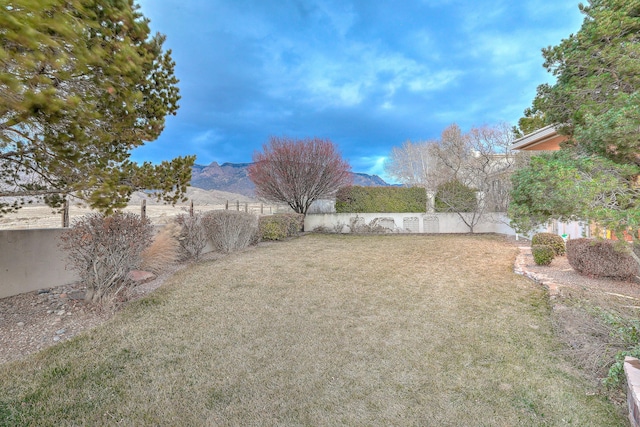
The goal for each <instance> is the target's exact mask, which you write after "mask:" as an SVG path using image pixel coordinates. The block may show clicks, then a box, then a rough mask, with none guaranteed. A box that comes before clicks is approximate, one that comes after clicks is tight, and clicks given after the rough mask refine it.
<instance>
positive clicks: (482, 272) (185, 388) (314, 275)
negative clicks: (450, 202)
mask: <svg viewBox="0 0 640 427" xmlns="http://www.w3.org/2000/svg"><path fill="white" fill-rule="evenodd" d="M516 252H517V249H516V248H514V247H512V246H510V245H508V244H506V243H505V241H504V239H503V238H502V237H499V236H484V237H480V236H451V235H441V236H416V235H413V236H407V235H404V236H399V235H396V236H338V235H308V236H305V237H303V238H299V239H295V240H290V241H287V242H282V243H274V244H270V245H264V246H261V247H257V248H251V249H249V250H247V251H244V252H242V253H238V254H233V255H230V256H228V257H225V258H223V259H221V260H218V261H212V262H205V263H201V264H198V265H194V266H192V267H190V268H187V269H185V270H182V271H180V272H178V273H177V274H176V275H175V276H174V277H173V278H172V279H170V280H169V281H168V282H167V283H166V284H165V285H164V286H163V288H161V289H159V290H158V291H157V292H155V293H154V294H152V295H151V296H149V297H147V298H145V299H142V300H139V301H136V302H134V303H132V304H131V305H129V306H128V307H127V308H126V309H125V310H123V311H122V312H121V313H120V314H118V315H117V316H115V317H114V318H113V319H112V320H111V321H109V322H107V323H105V324H104V325H102V326H101V327H98V328H96V329H94V330H92V331H90V332H88V333H86V334H84V335H82V336H80V337H78V338H76V339H73V340H71V341H68V342H65V343H63V344H60V345H57V346H55V347H52V348H50V349H48V350H45V351H43V352H40V353H38V354H35V355H33V356H31V357H29V358H27V359H25V360H22V361H19V362H13V363H7V364H4V365H0V425H39V426H40V425H55V426H61V425H103V424H118V423H123V424H125V425H222V426H224V425H228V426H236V425H363V426H364V425H366V426H372V425H380V426H388V425H427V426H429V425H433V426H449V425H450V426H460V425H469V426H527V425H531V426H540V425H549V426H560V425H576V426H609V425H610V426H619V425H625V424H626V420H625V417H624V415H623V414H621V413H620V411H619V409H617V408H616V407H614V406H613V405H611V404H610V403H608V401H607V399H606V398H605V397H603V396H601V395H600V394H598V393H597V390H596V389H594V388H593V385H592V383H590V382H589V381H588V379H587V378H586V377H585V376H584V375H583V374H582V373H581V372H580V371H578V370H576V369H575V368H573V367H572V364H571V363H570V362H569V361H568V360H567V359H566V358H565V356H563V347H562V345H561V343H560V341H559V340H558V338H557V337H556V335H555V334H554V332H553V326H552V321H551V318H550V307H549V304H548V298H547V296H546V294H545V292H544V291H543V290H542V289H541V288H540V287H539V286H537V285H535V284H534V283H533V282H532V281H529V280H527V279H525V278H523V277H521V276H517V275H515V274H514V273H513V260H514V257H515V255H516Z"/></svg>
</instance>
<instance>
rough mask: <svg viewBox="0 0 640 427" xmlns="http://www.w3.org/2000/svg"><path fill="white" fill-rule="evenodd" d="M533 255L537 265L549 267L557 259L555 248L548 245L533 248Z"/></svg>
mask: <svg viewBox="0 0 640 427" xmlns="http://www.w3.org/2000/svg"><path fill="white" fill-rule="evenodd" d="M531 253H532V254H533V260H534V261H535V263H536V264H537V265H549V264H551V261H553V258H554V257H555V252H554V250H553V248H552V247H551V246H548V245H533V246H531Z"/></svg>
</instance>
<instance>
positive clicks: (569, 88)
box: [534, 0, 640, 165]
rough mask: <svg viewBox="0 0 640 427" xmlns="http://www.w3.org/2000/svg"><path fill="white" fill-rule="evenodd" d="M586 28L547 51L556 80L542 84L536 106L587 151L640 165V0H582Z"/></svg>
mask: <svg viewBox="0 0 640 427" xmlns="http://www.w3.org/2000/svg"><path fill="white" fill-rule="evenodd" d="M580 10H581V11H582V13H583V14H584V15H585V18H584V22H583V24H582V27H581V28H580V30H579V31H578V32H577V33H576V34H572V35H570V36H569V37H568V38H566V39H564V40H562V41H561V43H560V44H559V45H557V46H553V47H548V48H546V49H543V51H542V54H543V56H544V59H545V62H544V67H545V68H546V69H547V71H549V72H550V73H552V74H553V75H554V76H555V77H556V78H557V81H556V83H555V84H553V85H551V84H543V85H541V86H539V87H538V95H537V96H536V99H535V100H534V106H535V108H537V109H538V110H539V111H540V112H542V113H543V114H544V117H545V120H546V123H547V124H559V125H561V127H560V129H559V130H560V132H561V133H563V134H566V135H569V136H570V137H571V140H572V143H573V144H574V145H575V146H576V147H578V148H579V149H580V150H582V151H583V152H586V153H588V154H597V155H600V156H604V157H607V158H609V159H611V160H613V161H615V162H616V163H626V164H635V165H640V133H638V129H639V128H640V108H639V107H640V93H639V91H638V89H639V88H640V2H638V1H637V0H633V1H629V0H590V1H589V3H588V5H583V4H580Z"/></svg>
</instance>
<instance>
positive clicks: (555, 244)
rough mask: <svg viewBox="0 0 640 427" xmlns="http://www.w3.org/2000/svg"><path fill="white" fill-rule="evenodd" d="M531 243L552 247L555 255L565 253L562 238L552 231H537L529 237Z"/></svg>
mask: <svg viewBox="0 0 640 427" xmlns="http://www.w3.org/2000/svg"><path fill="white" fill-rule="evenodd" d="M531 245H532V246H533V245H547V246H551V247H552V248H553V252H555V254H556V256H562V255H564V254H565V253H566V249H565V244H564V239H563V238H562V237H560V236H558V235H557V234H553V233H538V234H535V235H534V236H533V238H532V239H531Z"/></svg>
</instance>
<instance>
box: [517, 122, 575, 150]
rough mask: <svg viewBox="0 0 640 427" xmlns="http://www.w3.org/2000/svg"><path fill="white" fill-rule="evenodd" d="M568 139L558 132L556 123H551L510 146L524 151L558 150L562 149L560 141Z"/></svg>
mask: <svg viewBox="0 0 640 427" xmlns="http://www.w3.org/2000/svg"><path fill="white" fill-rule="evenodd" d="M567 139H568V137H567V136H565V135H560V134H558V132H557V130H556V128H555V126H554V125H549V126H545V127H543V128H542V129H538V130H536V131H533V132H531V133H530V134H528V135H525V136H523V137H522V138H518V139H516V140H515V141H513V144H511V147H509V148H511V149H512V150H524V151H556V150H559V149H560V143H561V142H564V141H566V140H567Z"/></svg>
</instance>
